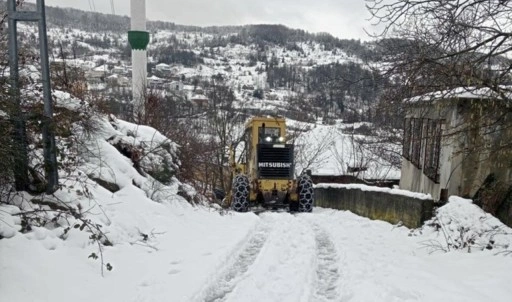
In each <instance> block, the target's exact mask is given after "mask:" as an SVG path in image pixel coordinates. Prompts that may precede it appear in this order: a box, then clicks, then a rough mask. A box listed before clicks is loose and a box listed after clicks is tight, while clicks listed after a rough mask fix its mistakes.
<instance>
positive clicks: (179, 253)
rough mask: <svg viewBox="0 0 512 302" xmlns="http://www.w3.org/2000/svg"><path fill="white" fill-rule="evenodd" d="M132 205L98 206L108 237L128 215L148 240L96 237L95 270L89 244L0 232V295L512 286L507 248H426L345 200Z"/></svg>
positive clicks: (402, 293)
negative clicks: (103, 210)
mask: <svg viewBox="0 0 512 302" xmlns="http://www.w3.org/2000/svg"><path fill="white" fill-rule="evenodd" d="M132 207H133V204H131V205H122V204H113V205H112V206H111V208H109V209H107V213H108V214H109V216H110V217H111V218H112V224H111V226H110V230H111V232H114V230H115V229H116V228H118V230H123V231H122V232H119V231H118V236H119V237H118V239H117V241H120V240H122V238H124V237H122V236H125V237H126V236H128V237H130V236H136V234H137V232H138V230H137V229H136V230H135V231H136V233H134V235H132V233H131V230H130V229H129V228H127V227H126V226H124V225H123V223H126V222H128V221H130V222H132V223H133V222H134V221H137V224H138V225H139V227H140V228H141V230H142V231H144V230H152V229H153V228H154V229H155V232H156V231H158V234H159V235H156V237H153V238H152V239H151V240H150V241H149V242H148V243H149V244H150V245H151V246H153V247H154V248H151V247H148V246H144V245H138V244H130V245H126V244H122V243H118V244H116V245H114V247H111V248H107V249H106V250H105V252H104V254H105V255H104V256H105V258H106V259H107V261H109V262H112V263H113V265H114V270H113V271H111V272H107V273H106V275H105V277H104V278H103V277H101V275H100V274H99V271H98V270H99V268H98V265H99V263H98V261H94V260H90V259H87V255H88V254H89V253H90V250H91V249H92V248H93V246H90V245H83V244H82V243H80V244H79V245H78V243H79V242H81V241H80V240H78V239H79V237H72V236H71V237H70V238H68V240H66V241H60V240H58V239H56V238H55V235H52V231H50V230H45V229H42V228H40V229H37V230H36V231H35V233H34V234H31V233H29V234H25V235H21V234H20V235H17V236H15V237H13V238H12V239H9V240H0V255H2V257H0V292H1V294H2V301H3V300H4V298H5V299H6V301H19V302H24V301H52V302H59V301H69V300H70V298H71V296H72V297H73V298H72V300H73V301H109V302H115V301H119V302H150V301H151V302H158V301H177V302H189V301H190V302H213V301H218V302H220V301H224V302H252V301H254V302H255V301H265V302H323V301H352V302H359V301H361V302H363V301H422V302H423V301H432V302H434V301H435V302H438V301H465V302H467V301H475V302H477V301H496V302H500V301H509V297H510V296H511V295H512V288H511V287H510V286H509V285H508V282H509V280H510V277H512V273H511V272H512V261H511V258H510V256H504V255H495V253H493V251H487V250H484V251H474V252H472V253H467V252H463V251H451V252H449V253H444V252H436V253H429V250H428V249H425V248H423V247H424V242H425V241H426V240H427V239H429V240H430V239H432V238H435V237H432V236H430V235H429V236H428V237H425V236H424V235H421V236H420V235H418V236H411V230H409V229H407V228H405V227H398V226H393V225H391V224H389V223H386V222H382V221H372V220H369V219H367V218H364V217H359V216H357V215H354V214H352V213H350V212H346V211H336V210H329V209H320V208H315V209H314V212H313V213H300V214H290V213H285V212H264V213H261V214H260V215H258V216H257V215H255V214H252V213H243V214H240V213H228V214H227V215H219V213H218V212H215V211H208V210H206V209H197V208H192V207H187V206H184V207H183V206H169V205H161V204H156V203H149V202H148V203H144V204H143V205H141V207H140V208H138V209H136V211H135V210H134V209H132ZM128 213H131V214H129V215H128ZM121 228H122V229H121ZM53 233H55V231H53ZM35 235H37V236H35ZM71 235H73V234H71ZM76 235H77V236H78V235H80V233H76ZM112 235H114V233H113V234H112ZM130 238H132V237H130ZM133 238H135V237H133ZM438 239H439V242H442V238H441V237H439V238H438ZM132 240H135V239H132ZM49 243H53V244H52V245H49Z"/></svg>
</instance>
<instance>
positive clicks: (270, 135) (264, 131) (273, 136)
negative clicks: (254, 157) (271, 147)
mask: <svg viewBox="0 0 512 302" xmlns="http://www.w3.org/2000/svg"><path fill="white" fill-rule="evenodd" d="M258 133H259V137H258V141H259V142H260V143H263V144H273V143H278V142H281V140H282V137H281V132H280V129H279V128H277V127H259V128H258Z"/></svg>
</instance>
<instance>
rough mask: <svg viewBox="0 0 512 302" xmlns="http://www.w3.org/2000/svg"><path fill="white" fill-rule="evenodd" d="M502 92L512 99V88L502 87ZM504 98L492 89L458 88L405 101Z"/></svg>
mask: <svg viewBox="0 0 512 302" xmlns="http://www.w3.org/2000/svg"><path fill="white" fill-rule="evenodd" d="M500 90H502V91H503V93H504V94H505V95H504V96H505V98H508V99H510V98H511V97H512V87H511V86H502V87H500ZM502 98H503V96H502V95H500V94H498V93H497V92H496V91H495V90H491V89H490V88H487V87H484V88H476V87H457V88H454V89H449V90H441V91H435V92H429V93H425V94H423V95H419V96H415V97H412V98H408V99H405V100H404V102H406V103H416V102H428V101H436V100H444V99H502Z"/></svg>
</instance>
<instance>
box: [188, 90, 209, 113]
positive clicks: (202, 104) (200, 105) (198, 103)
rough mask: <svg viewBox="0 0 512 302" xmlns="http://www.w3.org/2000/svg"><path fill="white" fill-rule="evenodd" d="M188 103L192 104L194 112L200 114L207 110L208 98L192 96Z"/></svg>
mask: <svg viewBox="0 0 512 302" xmlns="http://www.w3.org/2000/svg"><path fill="white" fill-rule="evenodd" d="M190 101H191V102H192V105H193V108H194V109H195V111H196V112H201V111H204V110H206V109H208V102H209V100H208V97H206V96H205V95H203V94H194V95H193V96H192V97H191V98H190Z"/></svg>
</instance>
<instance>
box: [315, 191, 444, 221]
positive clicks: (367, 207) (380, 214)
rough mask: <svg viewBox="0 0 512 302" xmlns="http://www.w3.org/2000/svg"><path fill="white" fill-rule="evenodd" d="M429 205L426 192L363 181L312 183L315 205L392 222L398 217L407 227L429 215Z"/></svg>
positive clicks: (430, 214) (431, 202)
mask: <svg viewBox="0 0 512 302" xmlns="http://www.w3.org/2000/svg"><path fill="white" fill-rule="evenodd" d="M433 205H434V202H433V200H432V198H430V196H429V195H425V194H411V193H410V192H407V191H404V190H397V189H386V188H377V187H370V186H365V185H327V184H325V185H322V184H320V185H317V186H315V206H319V207H323V208H331V209H338V210H348V211H351V212H353V213H355V214H357V215H360V216H364V217H368V218H370V219H378V220H383V221H387V222H389V223H392V224H396V223H398V222H400V221H401V222H402V223H403V224H404V225H405V226H407V227H409V228H417V227H420V226H421V225H422V224H423V222H424V221H426V220H428V219H430V218H432V211H433Z"/></svg>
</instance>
